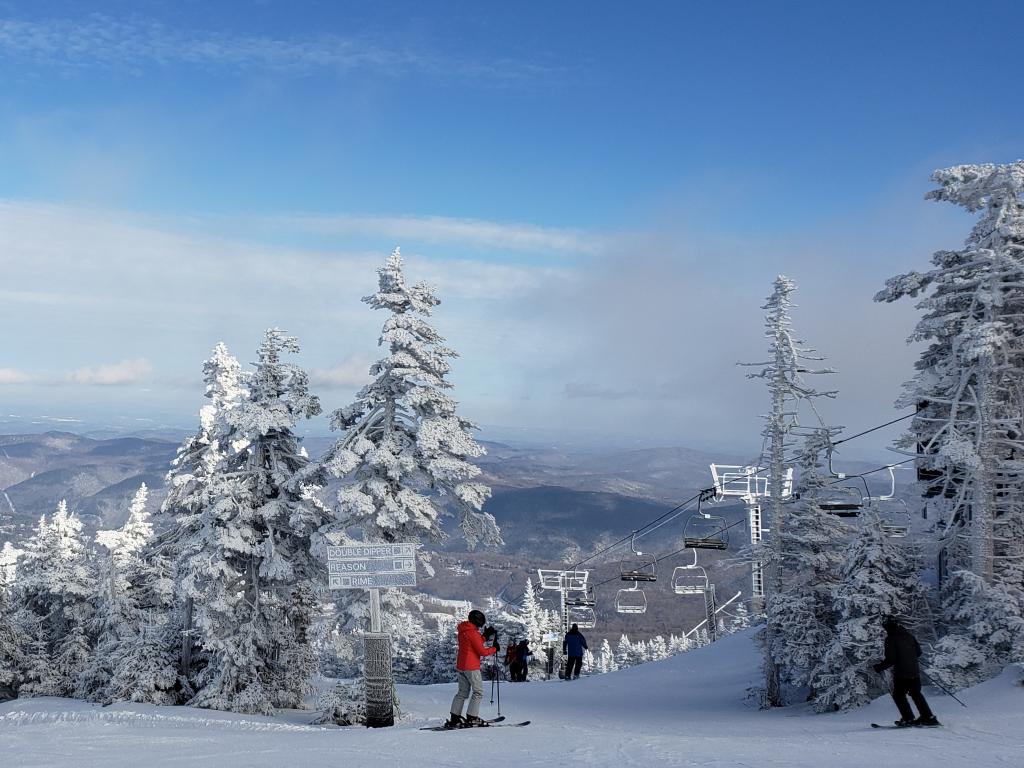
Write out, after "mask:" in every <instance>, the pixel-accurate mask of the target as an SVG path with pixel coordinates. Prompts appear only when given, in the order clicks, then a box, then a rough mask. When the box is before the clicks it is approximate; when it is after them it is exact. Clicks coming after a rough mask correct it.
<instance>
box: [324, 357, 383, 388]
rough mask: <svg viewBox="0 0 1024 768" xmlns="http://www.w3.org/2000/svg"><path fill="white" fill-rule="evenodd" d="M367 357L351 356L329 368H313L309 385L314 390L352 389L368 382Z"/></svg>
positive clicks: (368, 360)
mask: <svg viewBox="0 0 1024 768" xmlns="http://www.w3.org/2000/svg"><path fill="white" fill-rule="evenodd" d="M371 364H372V360H371V359H370V358H369V357H362V356H353V357H349V358H347V359H346V360H343V361H342V362H340V363H338V365H335V366H332V367H330V368H313V369H312V370H310V372H309V383H310V386H312V387H313V388H314V389H353V388H355V387H361V386H363V385H364V384H366V383H368V382H369V381H370V374H369V370H370V365H371Z"/></svg>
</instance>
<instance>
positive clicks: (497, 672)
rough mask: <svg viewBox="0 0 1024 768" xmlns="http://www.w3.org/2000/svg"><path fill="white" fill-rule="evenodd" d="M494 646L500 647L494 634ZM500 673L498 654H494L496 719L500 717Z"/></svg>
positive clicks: (496, 634)
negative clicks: (496, 696)
mask: <svg viewBox="0 0 1024 768" xmlns="http://www.w3.org/2000/svg"><path fill="white" fill-rule="evenodd" d="M494 644H495V645H496V646H498V647H499V648H500V647H501V645H500V644H499V643H498V633H497V632H495V633H494ZM499 674H500V671H499V669H498V654H497V653H495V654H494V682H495V684H496V686H497V689H498V717H501V677H499Z"/></svg>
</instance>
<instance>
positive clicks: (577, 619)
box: [537, 568, 597, 635]
mask: <svg viewBox="0 0 1024 768" xmlns="http://www.w3.org/2000/svg"><path fill="white" fill-rule="evenodd" d="M537 576H538V578H539V580H540V581H539V584H540V588H541V589H548V590H553V591H555V592H558V596H559V609H560V611H561V616H562V635H565V633H566V632H568V631H569V625H570V624H578V625H579V627H580V629H592V628H593V627H594V625H595V624H596V623H597V618H596V616H595V614H594V604H595V600H594V589H593V587H591V586H590V571H582V570H573V571H560V570H555V569H553V568H539V569H538V570H537ZM570 615H571V617H572V620H571V621H570Z"/></svg>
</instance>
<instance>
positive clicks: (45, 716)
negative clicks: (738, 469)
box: [0, 632, 1024, 768]
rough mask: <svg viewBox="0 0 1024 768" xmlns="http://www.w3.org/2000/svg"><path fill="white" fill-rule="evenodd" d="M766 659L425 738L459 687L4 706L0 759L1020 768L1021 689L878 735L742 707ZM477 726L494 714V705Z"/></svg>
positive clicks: (940, 710)
mask: <svg viewBox="0 0 1024 768" xmlns="http://www.w3.org/2000/svg"><path fill="white" fill-rule="evenodd" d="M758 665H759V657H758V655H757V653H756V651H755V649H754V647H753V643H752V641H751V637H750V633H749V632H748V633H744V634H742V635H734V636H732V637H728V638H726V639H724V640H722V641H720V642H718V643H716V644H715V645H713V646H711V647H708V648H703V649H700V650H697V651H692V652H690V653H687V654H683V655H682V656H678V657H675V658H673V659H669V660H667V661H663V662H657V663H652V664H646V665H644V666H642V667H636V668H633V669H629V670H624V671H622V672H616V673H613V674H608V675H603V676H598V677H594V678H589V679H581V680H578V681H574V682H571V683H565V682H559V681H552V682H550V683H528V684H522V683H519V684H505V685H503V686H502V689H501V693H502V697H501V698H502V713H503V714H505V715H506V716H508V717H509V719H512V720H526V719H529V720H532V721H533V723H532V724H531V725H530V726H529V727H527V728H495V729H493V730H486V729H473V730H466V731H458V732H450V733H433V732H429V731H420V730H419V728H420V727H421V726H423V725H430V724H434V723H436V722H438V721H439V720H440V719H441V717H443V716H444V714H445V713H446V711H447V709H448V705H449V702H450V701H451V696H452V693H453V692H454V686H451V685H437V686H401V687H400V689H399V694H400V696H401V698H402V704H403V707H404V709H405V710H406V718H405V719H404V720H403V722H402V723H401V724H400V725H399V726H398V727H396V728H392V729H383V730H368V729H365V728H323V727H317V726H309V725H305V724H303V721H305V722H308V721H309V719H311V718H310V713H286V714H284V715H282V716H280V717H277V718H263V717H254V716H245V715H234V714H230V713H220V712H209V711H206V710H195V709H188V708H183V707H175V708H170V707H167V708H160V707H151V706H142V705H113V706H111V707H107V708H99V707H94V706H91V705H88V704H85V703H83V702H78V701H72V700H67V699H30V700H24V701H14V702H8V703H6V704H0V754H2V755H3V765H4V766H5V768H14V767H15V766H60V765H75V766H105V767H109V766H147V768H148V767H149V766H163V765H188V766H210V767H211V768H233V767H234V766H359V767H360V768H364V767H365V768H376V767H377V766H381V767H384V766H386V767H387V768H395V766H403V765H404V766H444V767H445V768H450V766H473V767H474V768H484V767H485V766H486V767H487V768H529V767H531V766H544V768H550V767H551V766H554V765H559V766H597V767H599V768H603V767H604V766H608V767H609V768H612V767H614V768H623V767H624V766H645V768H649V767H650V766H670V765H671V766H707V767H714V766H749V767H750V768H764V767H766V766H785V767H786V768H799V767H801V766H808V768H810V767H812V766H813V768H833V767H835V768H847V767H849V768H854V767H856V768H864V767H865V766H868V767H869V768H883V767H884V766H899V767H900V768H904V767H908V766H936V765H954V766H956V765H965V766H966V765H987V766H1000V765H1005V766H1024V688H1021V686H1019V685H1017V684H1016V683H1015V677H1014V676H1013V675H1012V674H1010V673H1007V674H1004V675H1003V676H1002V677H1000V678H998V679H996V680H992V681H990V682H988V683H985V684H984V685H981V686H978V687H977V688H974V689H971V690H968V691H964V692H963V694H962V695H961V698H963V699H964V701H966V703H967V704H968V705H969V708H968V709H963V708H962V707H960V705H958V704H957V703H956V702H954V701H953V700H952V699H949V698H947V697H944V696H942V695H940V694H938V692H936V691H934V690H932V689H928V696H929V699H930V701H931V702H932V704H933V706H934V708H935V711H936V714H937V715H938V717H939V719H940V720H942V721H943V723H944V724H945V726H946V727H945V728H941V729H918V728H914V729H905V730H898V731H895V730H894V731H879V730H873V729H872V728H870V726H869V724H870V723H871V722H879V723H887V722H891V721H892V720H894V719H895V718H896V711H895V707H894V706H893V704H892V702H891V701H890V700H888V699H883V700H879V701H876V702H874V703H873V704H872V705H870V706H869V707H866V708H864V709H861V710H858V711H855V712H851V713H847V714H840V715H813V714H811V713H809V712H807V711H806V710H804V709H802V708H789V709H786V710H781V711H771V712H760V711H758V710H757V709H756V708H755V707H754V706H753V705H751V704H750V703H749V702H748V703H745V702H744V695H745V691H746V689H747V688H748V687H749V686H750V685H751V684H752V683H754V682H755V681H756V679H757V676H758ZM489 695H490V688H489V684H488V687H487V696H486V697H485V700H484V708H483V712H482V713H483V714H484V716H493V714H494V712H495V708H494V707H492V706H490V705H489V704H488V699H489Z"/></svg>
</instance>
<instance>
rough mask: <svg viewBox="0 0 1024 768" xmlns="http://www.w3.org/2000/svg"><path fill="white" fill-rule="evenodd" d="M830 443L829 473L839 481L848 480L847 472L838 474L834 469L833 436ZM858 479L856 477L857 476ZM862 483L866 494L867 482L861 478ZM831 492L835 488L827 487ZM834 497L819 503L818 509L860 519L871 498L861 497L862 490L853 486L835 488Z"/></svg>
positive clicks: (828, 437) (868, 496)
mask: <svg viewBox="0 0 1024 768" xmlns="http://www.w3.org/2000/svg"><path fill="white" fill-rule="evenodd" d="M826 439H827V440H828V441H829V442H828V473H829V474H830V475H832V477H834V478H836V479H837V480H846V479H847V474H846V473H845V472H836V470H835V469H834V468H833V467H832V453H833V450H834V448H835V446H833V445H832V440H831V436H830V435H829V436H827V437H826ZM855 477H856V475H855ZM861 482H863V483H864V488H865V492H867V481H866V480H864V478H863V477H861ZM826 487H827V488H828V489H829V491H831V489H832V488H833V486H826ZM834 494H835V495H833V496H831V497H829V498H826V499H822V500H819V501H818V509H820V510H821V511H822V512H827V513H828V514H830V515H835V516H836V517H859V516H860V511H861V509H863V507H864V502H865V500H866V499H869V498H870V495H871V494H870V493H868V495H867V496H861V493H860V489H859V488H854V487H853V486H849V485H843V486H839V487H838V488H835V491H834Z"/></svg>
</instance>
